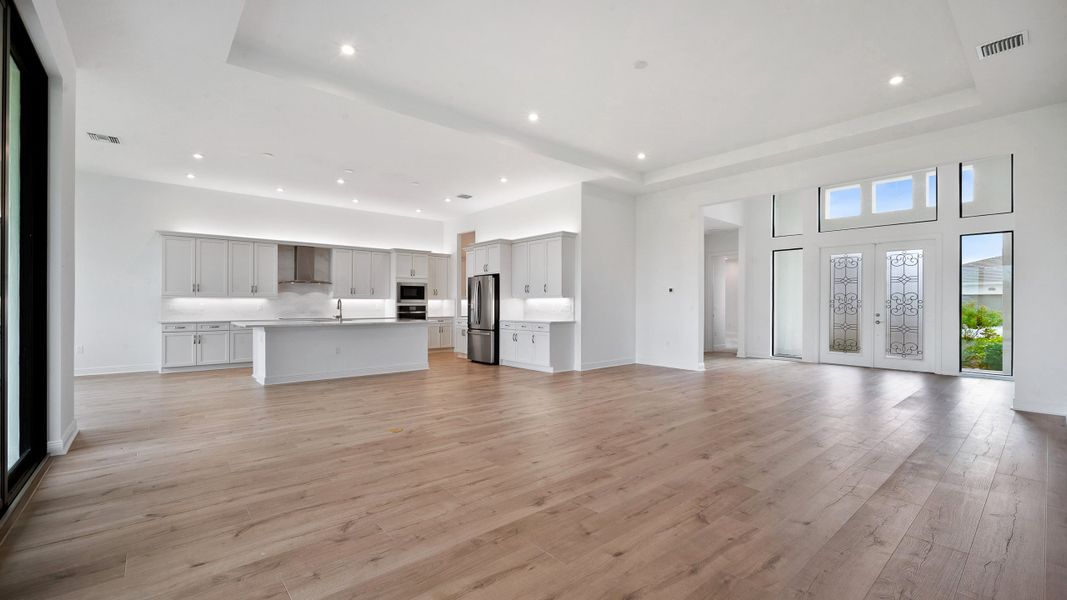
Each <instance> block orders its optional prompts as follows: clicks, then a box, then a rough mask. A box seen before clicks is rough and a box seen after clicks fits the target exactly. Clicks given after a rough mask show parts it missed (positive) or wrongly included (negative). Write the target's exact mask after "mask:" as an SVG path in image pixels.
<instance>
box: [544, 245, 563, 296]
mask: <svg viewBox="0 0 1067 600" xmlns="http://www.w3.org/2000/svg"><path fill="white" fill-rule="evenodd" d="M541 292H542V293H541V296H542V297H544V298H562V297H563V238H552V239H550V240H545V279H544V282H543V285H542V287H541Z"/></svg>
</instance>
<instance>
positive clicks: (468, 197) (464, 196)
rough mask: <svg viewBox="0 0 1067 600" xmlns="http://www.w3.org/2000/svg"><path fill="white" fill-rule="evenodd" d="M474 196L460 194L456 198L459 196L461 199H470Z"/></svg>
mask: <svg viewBox="0 0 1067 600" xmlns="http://www.w3.org/2000/svg"><path fill="white" fill-rule="evenodd" d="M473 197H474V196H471V195H470V194H460V195H458V196H456V198H459V199H461V200H470V199H471V198H473Z"/></svg>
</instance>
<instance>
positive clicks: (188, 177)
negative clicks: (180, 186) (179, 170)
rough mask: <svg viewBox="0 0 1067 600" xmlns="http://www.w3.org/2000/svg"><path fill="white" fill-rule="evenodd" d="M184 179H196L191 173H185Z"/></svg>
mask: <svg viewBox="0 0 1067 600" xmlns="http://www.w3.org/2000/svg"><path fill="white" fill-rule="evenodd" d="M185 178H186V179H196V175H193V174H192V173H186V174H185Z"/></svg>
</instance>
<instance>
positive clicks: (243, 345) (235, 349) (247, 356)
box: [230, 329, 252, 363]
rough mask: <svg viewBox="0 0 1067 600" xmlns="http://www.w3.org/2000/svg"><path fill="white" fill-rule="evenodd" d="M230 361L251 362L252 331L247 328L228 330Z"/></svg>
mask: <svg viewBox="0 0 1067 600" xmlns="http://www.w3.org/2000/svg"><path fill="white" fill-rule="evenodd" d="M230 362H232V363H243V362H252V332H251V331H248V330H244V329H242V330H240V331H231V332H230Z"/></svg>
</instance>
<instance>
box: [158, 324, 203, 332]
mask: <svg viewBox="0 0 1067 600" xmlns="http://www.w3.org/2000/svg"><path fill="white" fill-rule="evenodd" d="M163 331H196V323H165V324H164V325H163Z"/></svg>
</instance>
